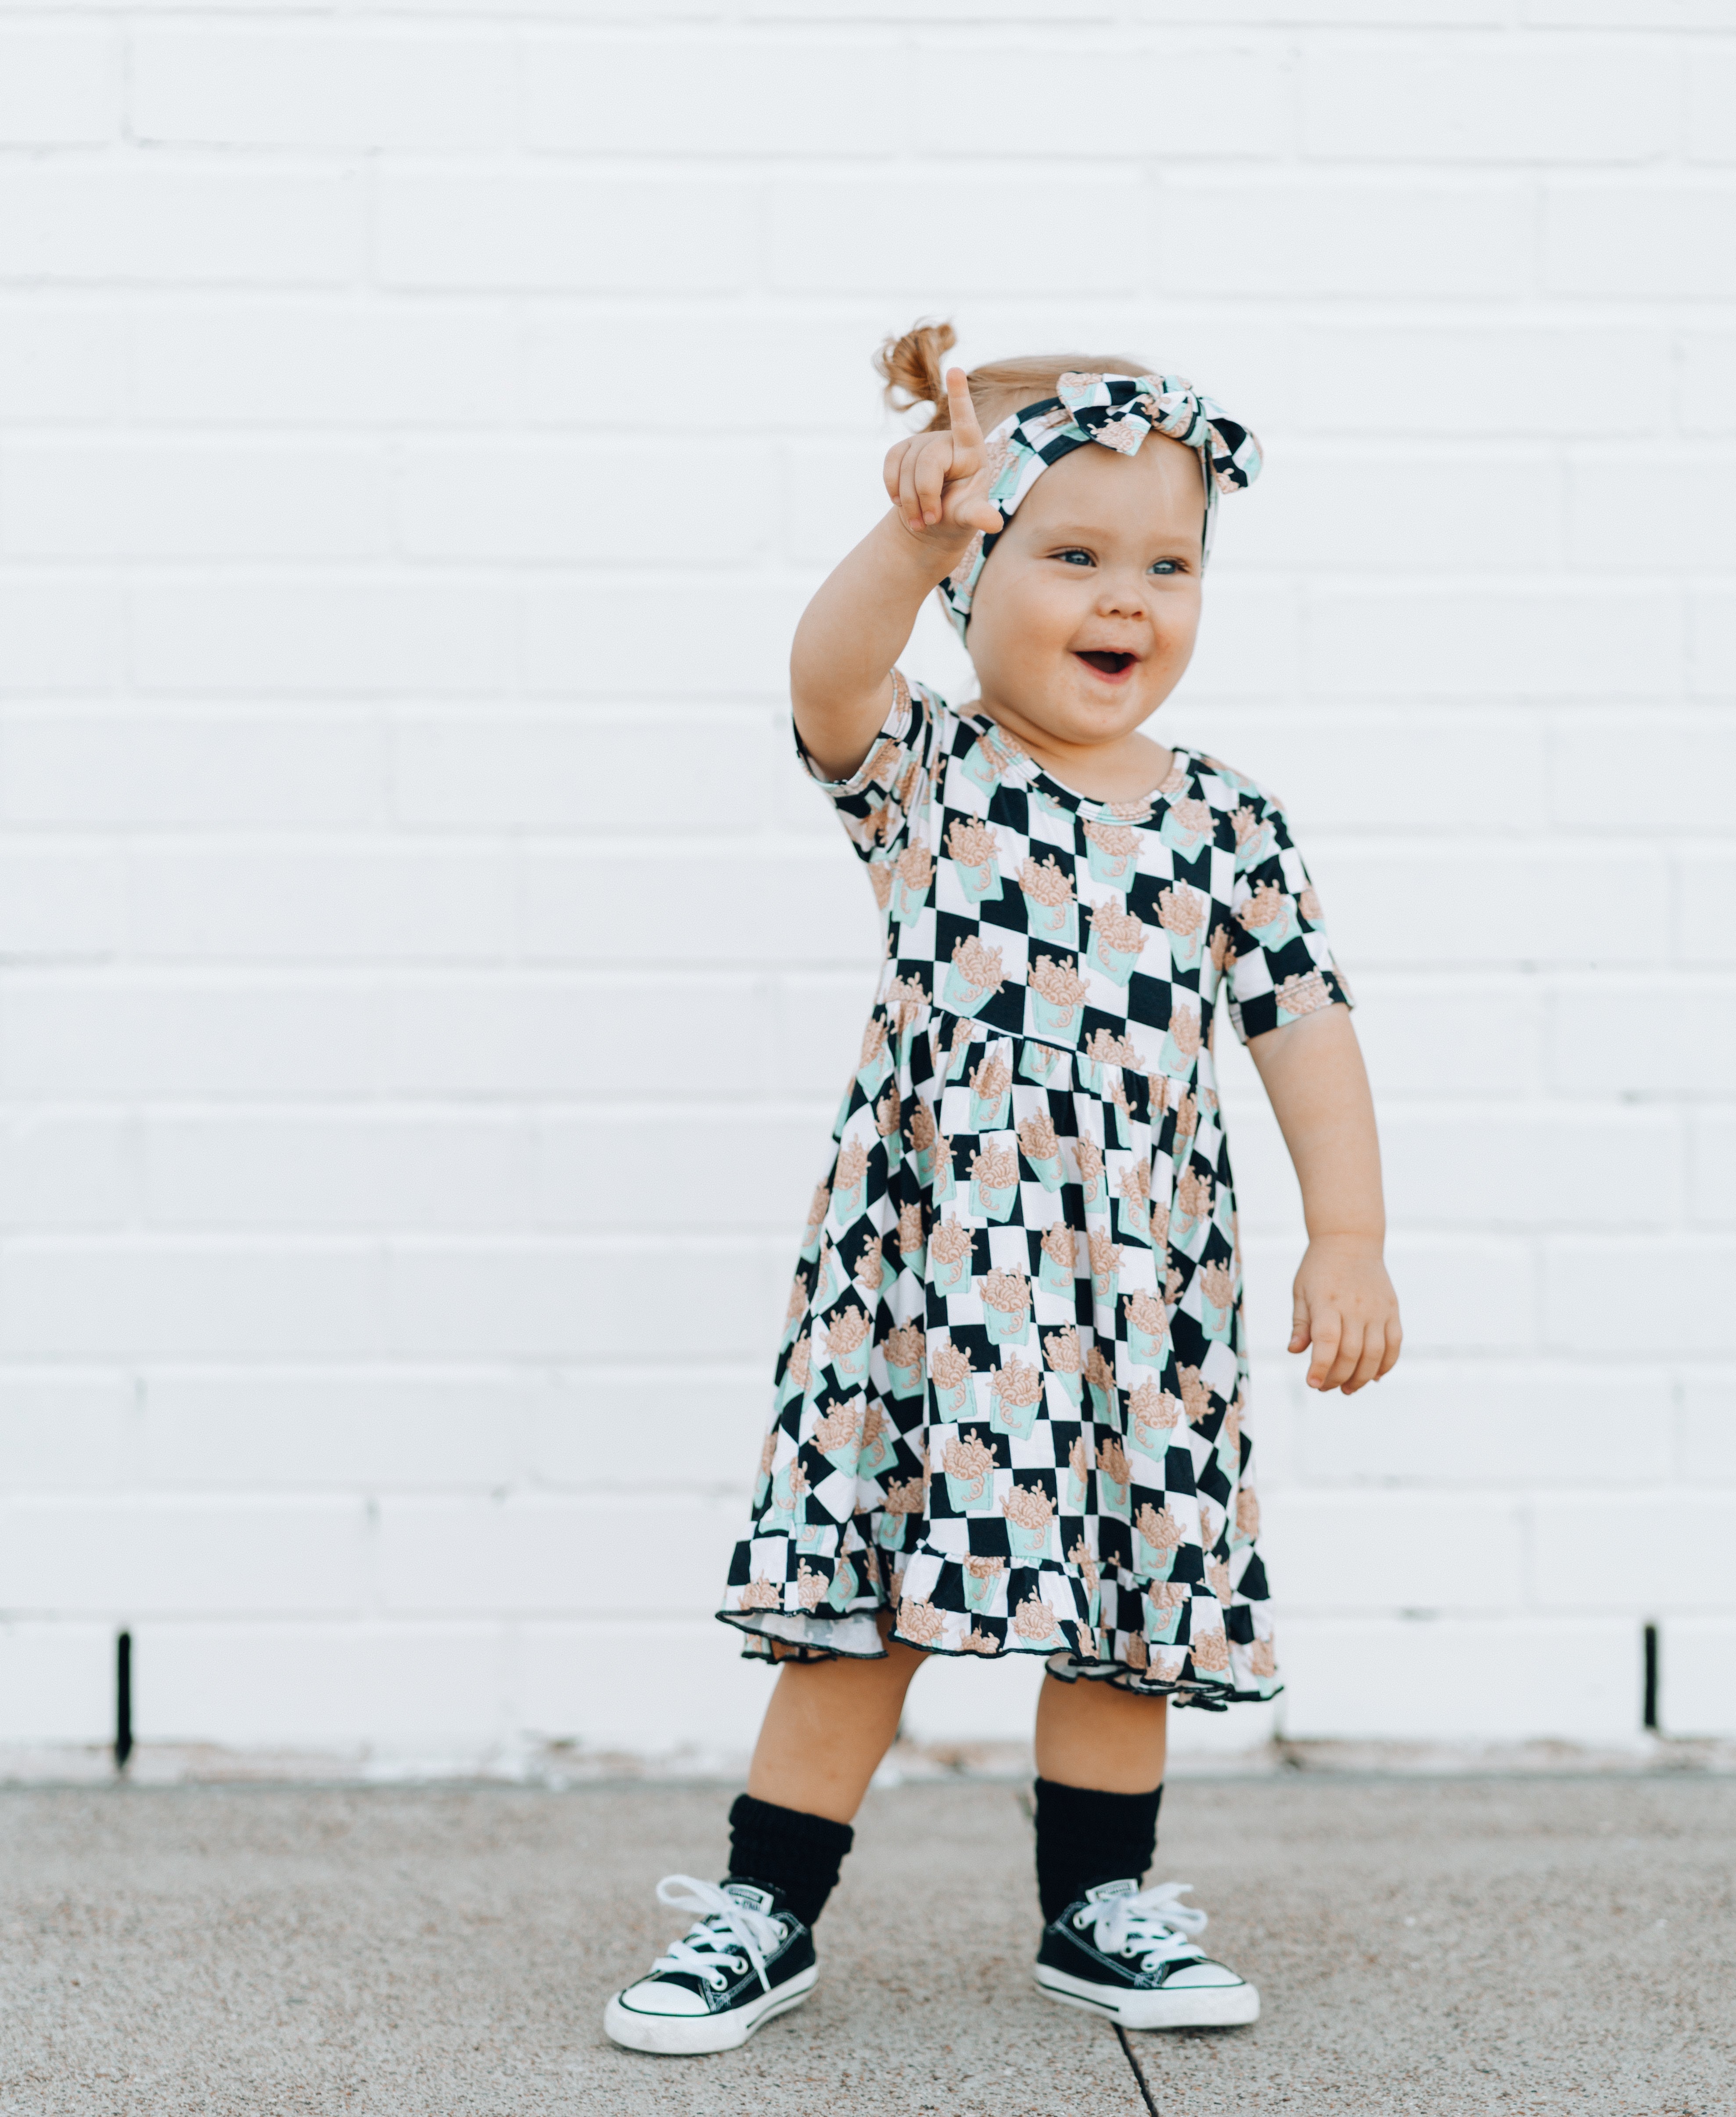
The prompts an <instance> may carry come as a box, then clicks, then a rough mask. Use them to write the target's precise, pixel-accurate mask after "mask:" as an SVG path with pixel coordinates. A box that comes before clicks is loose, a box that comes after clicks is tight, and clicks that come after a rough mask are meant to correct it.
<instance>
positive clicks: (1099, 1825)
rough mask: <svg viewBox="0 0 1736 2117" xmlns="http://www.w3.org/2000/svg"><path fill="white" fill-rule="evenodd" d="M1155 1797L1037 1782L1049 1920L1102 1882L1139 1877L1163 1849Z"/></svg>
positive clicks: (1040, 1888)
mask: <svg viewBox="0 0 1736 2117" xmlns="http://www.w3.org/2000/svg"><path fill="white" fill-rule="evenodd" d="M1162 1800H1163V1787H1157V1788H1155V1789H1154V1790H1153V1792H1150V1793H1098V1792H1096V1791H1095V1790H1094V1788H1092V1787H1070V1786H1057V1784H1056V1783H1055V1782H1054V1781H1053V1780H1052V1779H1038V1782H1037V1894H1038V1897H1039V1898H1041V1900H1042V1903H1043V1924H1044V1925H1045V1926H1047V1925H1048V1923H1049V1921H1051V1920H1052V1919H1057V1918H1059V1917H1060V1916H1061V1913H1062V1912H1064V1911H1065V1910H1066V1907H1067V1906H1068V1905H1069V1904H1072V1903H1078V1901H1079V1899H1080V1898H1081V1897H1082V1896H1083V1895H1084V1893H1085V1892H1086V1890H1087V1889H1095V1888H1096V1887H1097V1886H1098V1884H1099V1883H1100V1882H1119V1881H1122V1880H1124V1879H1126V1877H1127V1876H1128V1875H1132V1876H1133V1877H1134V1878H1135V1879H1138V1878H1139V1877H1140V1875H1143V1874H1144V1872H1145V1870H1146V1869H1147V1868H1148V1867H1149V1866H1150V1865H1151V1859H1152V1855H1153V1852H1156V1851H1157V1849H1158V1802H1159V1801H1162Z"/></svg>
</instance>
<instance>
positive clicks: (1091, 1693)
mask: <svg viewBox="0 0 1736 2117" xmlns="http://www.w3.org/2000/svg"><path fill="white" fill-rule="evenodd" d="M1166 1704H1167V1700H1164V1699H1162V1698H1141V1697H1140V1696H1139V1695H1137V1694H1136V1693H1135V1692H1133V1691H1130V1690H1117V1689H1116V1687H1115V1686H1113V1685H1112V1684H1108V1683H1092V1682H1090V1681H1088V1680H1087V1679H1086V1678H1084V1677H1080V1678H1079V1679H1078V1680H1077V1681H1075V1682H1073V1683H1063V1682H1061V1680H1060V1679H1059V1678H1058V1677H1044V1678H1043V1689H1042V1690H1041V1691H1040V1692H1039V1693H1038V1699H1037V1776H1038V1778H1043V1779H1048V1780H1049V1781H1050V1782H1051V1783H1053V1784H1054V1785H1056V1786H1070V1787H1089V1788H1091V1789H1092V1790H1093V1791H1094V1792H1098V1793H1149V1792H1151V1791H1152V1789H1153V1787H1158V1786H1161V1785H1162V1784H1163V1747H1164V1737H1165V1735H1166V1733H1167V1716H1166V1713H1165V1706H1166Z"/></svg>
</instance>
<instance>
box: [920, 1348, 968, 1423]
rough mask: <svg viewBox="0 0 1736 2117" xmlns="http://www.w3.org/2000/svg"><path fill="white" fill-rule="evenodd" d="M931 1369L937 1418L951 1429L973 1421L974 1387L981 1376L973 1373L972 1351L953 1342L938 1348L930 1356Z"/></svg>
mask: <svg viewBox="0 0 1736 2117" xmlns="http://www.w3.org/2000/svg"><path fill="white" fill-rule="evenodd" d="M929 1368H930V1371H931V1372H932V1375H933V1377H934V1410H935V1416H936V1417H937V1418H939V1419H940V1420H942V1422H943V1423H946V1424H947V1425H949V1426H955V1425H958V1424H960V1423H962V1422H963V1421H964V1420H965V1419H968V1418H974V1417H975V1416H976V1405H975V1403H974V1397H973V1385H974V1382H975V1381H977V1380H978V1377H977V1376H975V1375H974V1373H973V1372H971V1366H970V1353H969V1348H968V1347H966V1346H964V1345H955V1344H951V1343H950V1342H948V1343H947V1344H942V1345H937V1346H936V1347H935V1348H934V1349H933V1351H932V1353H931V1354H930V1355H929Z"/></svg>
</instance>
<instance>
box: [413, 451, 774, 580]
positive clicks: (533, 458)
mask: <svg viewBox="0 0 1736 2117" xmlns="http://www.w3.org/2000/svg"><path fill="white" fill-rule="evenodd" d="M772 472H773V466H772V464H771V463H770V462H769V460H768V459H767V456H766V454H765V452H764V450H763V449H761V448H757V447H754V446H753V445H750V444H748V443H746V442H739V441H711V440H706V439H704V438H702V437H696V438H694V439H693V440H679V441H676V440H668V441H657V440H636V439H629V440H615V441H602V440H598V441H592V442H589V443H578V444H564V443H560V442H552V441H550V440H547V439H546V438H544V439H542V440H538V441H536V442H535V443H534V444H533V445H530V446H528V447H525V446H521V445H511V444H508V443H505V442H490V443H488V444H486V445H477V444H475V443H463V444H459V445H447V446H444V447H441V448H439V449H432V448H417V449H413V450H409V451H408V452H407V454H406V455H405V458H404V461H403V471H402V474H401V477H400V479H399V483H398V505H397V522H398V540H399V543H400V546H401V548H402V549H403V550H404V551H407V552H408V553H410V554H411V555H412V556H414V557H417V558H421V559H480V560H500V559H507V560H512V559H527V560H553V561H561V562H570V561H589V562H592V563H593V564H594V563H597V562H603V563H606V564H608V565H632V564H634V563H636V562H643V563H647V564H656V563H657V562H659V561H661V560H663V559H665V558H666V556H668V552H669V544H670V493H671V491H675V490H676V489H677V488H679V490H680V491H681V494H682V505H683V506H684V508H690V509H692V510H694V511H695V513H697V514H702V515H704V516H705V517H706V518H707V520H708V521H709V523H711V530H710V533H708V534H707V537H706V539H705V549H704V554H703V563H704V564H705V565H710V566H730V565H740V564H741V563H743V562H744V561H745V560H751V559H753V557H755V556H757V555H758V554H759V553H760V552H761V551H762V550H763V548H764V547H765V545H766V542H767V537H768V535H769V530H770V523H771V482H772Z"/></svg>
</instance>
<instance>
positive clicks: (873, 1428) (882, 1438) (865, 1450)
mask: <svg viewBox="0 0 1736 2117" xmlns="http://www.w3.org/2000/svg"><path fill="white" fill-rule="evenodd" d="M897 1460H898V1451H897V1450H896V1448H895V1447H894V1446H893V1445H892V1437H891V1433H890V1432H888V1431H887V1428H886V1414H885V1413H884V1412H883V1411H882V1409H880V1406H879V1404H878V1403H877V1401H876V1400H875V1399H874V1398H873V1397H870V1398H869V1399H868V1402H867V1404H865V1405H864V1406H863V1413H862V1453H861V1455H859V1457H858V1458H857V1459H856V1475H857V1476H858V1477H859V1478H880V1477H883V1476H884V1475H885V1474H886V1472H887V1471H888V1470H890V1469H891V1467H892V1465H893V1464H895V1463H896V1461H897Z"/></svg>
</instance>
